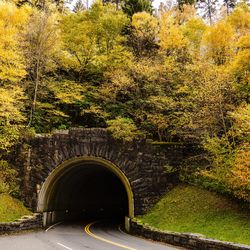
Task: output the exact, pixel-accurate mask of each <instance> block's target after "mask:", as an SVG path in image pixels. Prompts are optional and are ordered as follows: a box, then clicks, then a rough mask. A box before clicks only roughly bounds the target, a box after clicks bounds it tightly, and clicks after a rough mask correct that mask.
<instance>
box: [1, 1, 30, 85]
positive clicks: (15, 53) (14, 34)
mask: <svg viewBox="0 0 250 250" xmlns="http://www.w3.org/2000/svg"><path fill="white" fill-rule="evenodd" d="M28 17H29V15H28V9H27V11H26V9H23V8H22V9H18V8H17V7H16V6H15V5H13V4H9V3H6V2H0V81H1V85H3V84H6V83H13V82H15V83H18V82H19V81H20V80H21V79H22V78H23V77H24V76H25V75H26V71H25V64H24V57H23V53H22V51H21V48H20V30H21V29H22V28H23V27H24V25H25V23H26V22H27V20H28Z"/></svg>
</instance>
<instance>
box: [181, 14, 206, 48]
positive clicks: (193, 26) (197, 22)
mask: <svg viewBox="0 0 250 250" xmlns="http://www.w3.org/2000/svg"><path fill="white" fill-rule="evenodd" d="M206 28H207V26H206V24H205V23H204V21H203V20H202V19H201V18H192V19H190V20H188V21H187V23H186V24H185V25H184V26H183V33H184V35H185V37H187V38H188V40H189V44H190V46H193V47H194V48H196V49H198V48H199V47H200V43H201V40H202V37H203V34H204V32H205V30H206Z"/></svg>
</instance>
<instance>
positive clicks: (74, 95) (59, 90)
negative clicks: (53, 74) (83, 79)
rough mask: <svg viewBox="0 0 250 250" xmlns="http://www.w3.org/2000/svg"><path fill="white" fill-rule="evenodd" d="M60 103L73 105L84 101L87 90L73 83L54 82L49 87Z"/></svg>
mask: <svg viewBox="0 0 250 250" xmlns="http://www.w3.org/2000/svg"><path fill="white" fill-rule="evenodd" d="M48 87H49V89H50V90H51V91H52V92H53V93H54V95H55V98H56V99H58V101H59V102H60V103H66V104H71V103H75V102H77V101H83V99H84V93H85V92H86V88H85V87H84V86H82V85H81V84H79V83H75V82H72V81H62V82H52V83H49V85H48Z"/></svg>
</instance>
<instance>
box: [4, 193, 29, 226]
mask: <svg viewBox="0 0 250 250" xmlns="http://www.w3.org/2000/svg"><path fill="white" fill-rule="evenodd" d="M30 214H31V212H30V211H29V210H28V209H27V208H25V207H24V205H23V204H22V203H21V202H20V201H19V200H17V199H15V198H13V197H11V196H10V195H8V194H0V223H1V222H10V221H14V220H17V219H20V218H21V217H22V216H24V215H30Z"/></svg>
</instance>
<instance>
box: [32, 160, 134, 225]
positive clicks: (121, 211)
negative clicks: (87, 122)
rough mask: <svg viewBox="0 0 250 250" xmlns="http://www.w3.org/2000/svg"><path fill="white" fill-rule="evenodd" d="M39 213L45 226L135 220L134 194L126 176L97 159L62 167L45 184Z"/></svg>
mask: <svg viewBox="0 0 250 250" xmlns="http://www.w3.org/2000/svg"><path fill="white" fill-rule="evenodd" d="M37 210H38V212H42V213H43V215H44V225H45V226H49V225H51V224H54V223H56V222H59V221H69V220H74V221H75V220H82V219H103V218H114V217H116V218H121V217H127V218H128V217H130V218H131V217H133V192H132V189H131V187H130V183H129V181H128V179H127V177H126V176H125V174H124V173H123V172H122V171H121V170H120V169H119V168H118V167H117V166H116V165H114V164H113V163H111V162H109V161H107V160H104V159H101V158H97V157H77V158H74V159H70V160H68V161H66V162H64V163H63V164H60V165H59V166H58V167H57V168H56V169H54V170H53V171H52V172H51V173H50V175H49V176H48V178H47V179H46V180H45V182H44V183H43V185H42V187H41V190H40V191H39V194H38V207H37Z"/></svg>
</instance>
